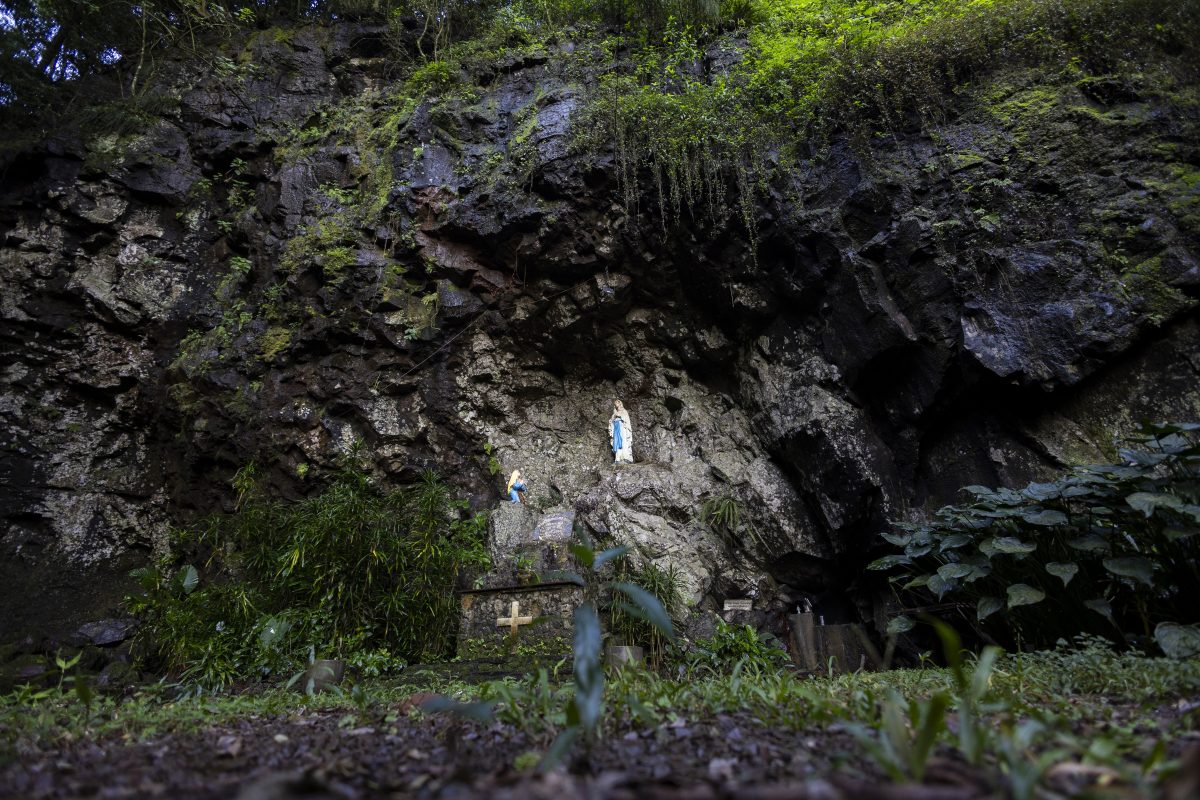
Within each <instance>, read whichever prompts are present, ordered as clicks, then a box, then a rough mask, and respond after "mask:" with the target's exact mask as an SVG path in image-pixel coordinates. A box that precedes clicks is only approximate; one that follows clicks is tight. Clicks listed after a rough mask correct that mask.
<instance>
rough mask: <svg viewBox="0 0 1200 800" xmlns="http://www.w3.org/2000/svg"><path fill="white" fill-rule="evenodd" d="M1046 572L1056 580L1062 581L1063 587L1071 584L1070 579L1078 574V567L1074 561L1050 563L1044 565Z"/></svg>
mask: <svg viewBox="0 0 1200 800" xmlns="http://www.w3.org/2000/svg"><path fill="white" fill-rule="evenodd" d="M1046 572H1049V573H1050V574H1051V575H1053V576H1054V577H1056V578H1060V579H1062V582H1063V586H1066V585H1067V584H1068V583H1070V582H1071V578H1074V577H1075V574H1076V573H1077V572H1079V565H1078V564H1076V563H1075V562H1074V561H1051V562H1050V563H1049V564H1047V565H1046Z"/></svg>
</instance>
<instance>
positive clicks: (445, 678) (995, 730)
mask: <svg viewBox="0 0 1200 800" xmlns="http://www.w3.org/2000/svg"><path fill="white" fill-rule="evenodd" d="M952 652H953V653H958V654H959V655H960V658H959V661H958V666H949V667H946V668H926V669H920V670H914V669H898V670H890V671H887V672H879V673H876V672H859V673H849V674H844V675H838V676H833V677H828V678H826V677H817V678H806V679H797V678H796V677H795V676H793V675H791V674H788V673H785V672H781V671H779V670H761V671H760V670H755V669H752V668H750V667H749V666H747V667H746V668H744V669H741V670H735V671H734V672H732V673H721V674H716V673H713V672H710V671H707V670H700V671H698V672H687V673H685V674H684V675H682V676H680V677H665V676H664V675H662V674H660V673H658V672H654V671H648V670H620V671H617V672H615V673H612V674H610V675H608V676H606V680H605V684H604V703H605V714H604V715H603V717H602V719H601V721H600V723H599V729H598V731H597V734H598V735H605V736H611V737H617V736H621V735H623V734H625V733H626V732H628V731H630V730H641V731H646V732H649V731H653V730H654V729H655V728H659V727H660V726H664V725H667V724H670V723H677V722H678V721H679V720H682V719H686V720H688V721H689V722H692V721H700V720H706V719H711V718H712V717H713V716H715V715H719V714H735V713H736V714H746V715H750V716H752V717H754V718H755V719H758V720H760V721H761V722H762V724H763V725H764V726H770V727H772V728H776V729H779V730H784V731H795V732H799V731H803V732H804V737H805V738H808V737H809V736H813V737H815V738H817V740H818V741H822V742H823V741H827V740H825V739H823V738H822V737H823V735H824V734H823V732H822V730H821V729H822V728H829V727H835V728H838V727H840V728H844V727H845V726H847V725H849V726H851V730H854V731H856V732H857V734H858V736H859V737H862V738H863V739H865V740H866V741H863V742H862V744H860V747H862V748H863V752H865V753H866V754H867V755H870V754H871V751H872V749H873V746H878V747H886V746H887V745H884V744H883V741H882V740H884V739H887V740H889V742H890V743H891V746H892V748H893V751H894V753H895V757H894V758H889V756H888V755H878V754H877V755H876V758H879V759H880V762H879V764H878V766H879V768H880V769H881V770H882V771H883V772H885V773H887V774H890V775H892V776H893V777H895V778H897V779H902V780H906V781H907V780H909V779H910V776H912V775H913V774H916V773H918V772H921V771H922V770H923V771H924V772H925V774H926V777H929V766H930V764H931V760H932V758H933V755H938V756H951V758H952V760H955V761H958V760H962V761H966V760H968V753H969V752H970V751H971V750H972V749H973V748H972V747H970V746H968V747H967V749H966V750H964V749H963V745H962V740H961V738H960V737H961V729H962V726H961V724H960V722H959V721H958V718H957V715H958V714H959V710H960V707H961V706H962V704H963V703H964V702H968V703H970V704H972V706H973V707H974V709H975V710H976V712H977V714H976V716H975V717H974V721H973V722H971V723H970V725H969V726H968V727H970V728H972V729H973V730H974V731H975V732H976V733H977V735H976V736H975V739H977V740H978V741H980V742H982V743H983V746H982V747H981V748H979V749H978V750H977V752H978V753H979V758H978V760H977V762H976V764H977V766H975V767H974V768H973V769H974V770H975V773H974V774H976V775H979V776H980V779H981V780H983V781H986V782H987V783H988V785H990V786H991V787H993V790H994V791H995V792H996V793H998V794H1000V795H1003V796H1012V797H1016V798H1021V797H1031V796H1038V793H1039V792H1040V793H1042V794H1043V795H1044V794H1046V793H1047V790H1051V789H1053V787H1051V786H1045V785H1042V784H1040V783H1039V777H1040V776H1041V775H1042V774H1043V773H1044V772H1045V771H1046V768H1047V766H1048V765H1050V764H1054V763H1066V764H1069V765H1078V764H1079V763H1080V762H1086V763H1088V764H1091V765H1094V766H1099V767H1103V768H1105V770H1107V771H1108V773H1109V774H1111V775H1113V776H1114V777H1115V778H1117V779H1119V781H1120V785H1119V786H1114V787H1112V788H1113V789H1114V790H1116V791H1122V792H1124V793H1125V794H1127V795H1128V796H1156V795H1157V794H1159V793H1160V791H1161V780H1162V778H1163V776H1164V775H1166V774H1169V773H1170V771H1171V770H1172V769H1173V768H1174V766H1175V765H1176V764H1177V763H1178V762H1177V761H1176V762H1173V761H1172V759H1171V758H1167V759H1165V760H1164V753H1169V752H1170V751H1168V750H1167V745H1168V744H1172V743H1175V742H1178V741H1181V740H1183V739H1184V737H1186V736H1187V735H1188V733H1189V731H1190V730H1191V729H1192V728H1194V725H1195V713H1194V712H1192V714H1191V715H1190V716H1189V715H1188V714H1187V713H1186V712H1184V713H1177V712H1175V710H1174V709H1175V708H1176V707H1177V702H1178V700H1179V698H1187V697H1192V696H1194V695H1195V694H1196V693H1197V692H1200V661H1197V660H1195V659H1192V660H1187V661H1179V660H1171V659H1161V658H1147V657H1145V656H1141V655H1137V654H1134V653H1130V652H1123V653H1117V652H1115V651H1114V650H1113V649H1112V647H1111V645H1109V644H1107V643H1105V642H1102V641H1100V640H1097V639H1087V640H1081V641H1080V642H1079V643H1078V644H1077V645H1074V646H1067V645H1066V644H1065V643H1063V644H1062V645H1060V646H1059V647H1057V648H1056V649H1054V650H1052V651H1047V652H1037V653H1020V654H1016V655H1011V656H997V657H996V659H995V661H994V662H992V663H987V662H985V661H984V660H983V658H982V657H981V658H980V659H978V660H973V659H972V658H971V657H970V656H961V651H959V650H958V649H957V647H956V646H955V645H954V644H953V642H951V646H950V648H949V649H948V651H947V655H949V653H952ZM948 660H949V659H948ZM450 670H451V667H446V668H442V669H438V670H436V671H435V670H431V669H413V670H406V671H405V672H403V673H401V674H400V675H398V676H395V677H389V678H386V679H383V680H377V681H372V682H370V683H363V684H360V685H356V686H355V687H354V688H353V690H351V691H349V692H344V693H332V692H331V693H319V694H315V695H313V696H311V697H309V696H305V695H304V694H302V693H299V692H295V691H291V692H288V691H284V690H282V689H281V688H279V687H273V688H266V689H261V690H256V691H253V692H245V693H238V694H232V693H231V694H225V695H221V696H219V697H203V698H200V697H192V696H187V697H182V698H176V697H175V695H176V689H175V688H174V687H170V686H163V685H154V686H150V687H145V688H143V689H142V690H140V691H138V692H137V693H135V694H133V695H132V696H129V697H124V696H115V695H108V696H106V695H100V696H96V697H94V698H93V699H92V702H91V705H90V706H89V705H87V704H85V703H84V702H83V701H82V699H81V698H80V697H79V696H78V695H76V694H73V693H71V692H66V691H62V690H59V689H56V688H50V689H43V690H37V689H34V688H33V687H24V688H22V689H19V690H18V691H16V692H14V693H12V694H10V695H7V696H2V697H0V758H16V757H19V755H20V754H22V753H27V752H32V751H33V750H35V749H37V750H42V751H54V750H58V749H60V748H65V747H66V746H67V745H68V743H71V742H78V741H79V740H80V739H81V738H82V739H84V740H90V741H128V742H139V741H145V740H147V739H149V738H152V737H155V738H157V737H161V736H163V735H168V734H195V733H198V732H203V731H206V730H211V729H212V728H213V727H214V726H216V727H225V726H230V725H235V724H236V725H239V726H240V727H244V726H246V725H248V724H249V725H253V724H254V723H255V720H260V719H262V720H264V724H266V725H273V724H274V720H276V719H284V718H292V719H294V718H295V715H296V713H297V712H298V711H301V710H304V712H305V713H312V712H314V711H315V712H325V713H333V712H335V711H339V710H340V711H342V712H345V713H353V714H355V715H358V716H360V717H363V716H366V717H369V720H365V721H363V722H362V723H357V724H370V725H372V726H373V727H376V728H377V729H379V731H380V732H381V733H383V734H388V735H397V734H399V735H403V733H404V732H405V731H408V730H411V727H412V726H415V725H419V724H420V722H419V720H415V719H407V718H404V717H399V718H398V717H397V716H396V714H395V711H394V709H395V707H396V706H397V705H399V704H400V703H402V702H403V701H404V700H405V699H406V698H409V697H410V696H411V695H412V694H413V693H414V692H439V693H441V694H443V695H444V696H445V699H444V700H443V701H442V704H441V708H442V709H444V710H447V711H452V712H454V713H458V714H459V715H460V716H462V717H463V718H464V719H465V720H467V721H466V722H465V723H464V724H467V725H472V724H476V723H475V722H474V721H475V720H479V719H485V720H487V723H486V724H488V725H489V726H491V725H495V724H496V723H497V722H499V723H502V724H505V725H511V726H513V728H515V729H516V730H518V731H520V732H521V734H522V735H523V736H524V737H525V739H526V741H528V742H529V745H528V747H529V749H530V751H538V752H539V755H542V754H544V753H545V751H546V749H547V748H548V747H549V745H550V743H551V742H552V741H553V740H554V738H555V737H556V736H557V735H558V733H559V731H560V730H562V728H563V726H565V725H567V724H568V723H567V716H566V712H565V707H566V705H567V702H568V700H569V698H570V697H571V695H572V693H573V692H574V691H575V688H574V682H573V680H570V679H569V678H568V679H567V681H566V682H565V683H564V681H563V680H562V679H563V678H564V677H566V676H565V675H563V676H560V674H559V672H558V669H557V668H552V669H539V670H537V671H535V672H532V673H530V674H529V675H528V676H527V677H525V678H521V679H518V678H507V679H504V680H500V681H489V682H486V683H482V684H471V683H466V682H464V681H463V680H462V679H460V678H457V677H456V676H455V675H454V674H453V672H452V671H450ZM939 696H940V697H941V698H943V699H935V698H938V697H939ZM943 703H944V707H943ZM889 706H892V707H894V710H889ZM938 707H943V708H944V710H943V713H942V715H941V717H940V718H939V715H938V713H937V710H938ZM1167 709H1170V711H1169V712H1168V711H1167ZM897 712H899V713H897ZM885 715H886V716H887V717H888V719H887V720H886V721H885ZM660 730H661V728H660ZM934 731H936V737H935V738H934V740H933V744H932V746H930V745H929V741H930V739H931V738H933V732H934ZM969 741H971V739H970V738H968V742H969ZM832 742H836V743H837V745H838V747H839V748H841V747H842V745H841V740H832ZM930 754H932V755H930ZM847 755H852V753H847ZM884 759H888V761H887V763H885V762H884ZM521 760H522V765H523V766H528V765H529V764H530V763H531V762H532V761H533V760H534V757H533V756H530V755H523V756H522V757H521ZM1058 793H1060V792H1058Z"/></svg>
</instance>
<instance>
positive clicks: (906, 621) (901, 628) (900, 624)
mask: <svg viewBox="0 0 1200 800" xmlns="http://www.w3.org/2000/svg"><path fill="white" fill-rule="evenodd" d="M916 625H917V623H915V622H913V621H912V619H911V618H909V617H906V616H904V615H903V614H901V615H900V616H898V617H892V619H891V621H890V622H888V626H887V634H888V636H899V635H900V634H902V633H908V632H909V631H911V630H912V629H913V628H915V627H916Z"/></svg>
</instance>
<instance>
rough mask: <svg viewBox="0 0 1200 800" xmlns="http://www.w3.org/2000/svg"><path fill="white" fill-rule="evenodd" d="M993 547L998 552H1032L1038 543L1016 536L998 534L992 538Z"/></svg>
mask: <svg viewBox="0 0 1200 800" xmlns="http://www.w3.org/2000/svg"><path fill="white" fill-rule="evenodd" d="M992 548H993V549H995V551H996V552H997V553H1019V554H1024V553H1032V552H1033V551H1034V550H1037V545H1036V544H1033V543H1032V542H1022V541H1021V540H1020V539H1018V538H1016V537H1015V536H997V537H995V538H994V539H993V540H992Z"/></svg>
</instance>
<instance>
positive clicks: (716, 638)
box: [684, 619, 789, 672]
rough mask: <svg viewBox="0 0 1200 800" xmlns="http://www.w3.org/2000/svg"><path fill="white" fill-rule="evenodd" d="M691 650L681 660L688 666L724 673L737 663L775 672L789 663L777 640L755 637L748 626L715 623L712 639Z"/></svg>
mask: <svg viewBox="0 0 1200 800" xmlns="http://www.w3.org/2000/svg"><path fill="white" fill-rule="evenodd" d="M693 644H694V645H695V647H694V649H692V650H691V651H689V652H688V653H687V655H686V656H685V658H684V662H685V664H687V665H689V666H692V667H702V668H708V669H711V670H714V671H717V672H724V671H728V670H730V669H732V668H734V667H735V666H737V665H738V664H743V665H746V666H750V667H753V668H757V669H759V670H764V669H766V670H769V669H778V668H779V667H782V666H783V665H784V664H786V663H787V662H788V661H789V658H788V654H787V652H786V651H785V650H784V649H783V645H782V644H781V643H780V642H779V640H778V639H777V638H776V637H775V636H773V635H771V634H769V633H768V634H759V632H758V631H756V630H755V629H754V628H753V627H752V626H750V625H730V624H729V623H727V622H726V621H725V620H723V619H718V620H717V630H716V631H715V632H714V633H713V635H712V636H710V637H708V638H705V639H698V640H696V641H695V642H693Z"/></svg>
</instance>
